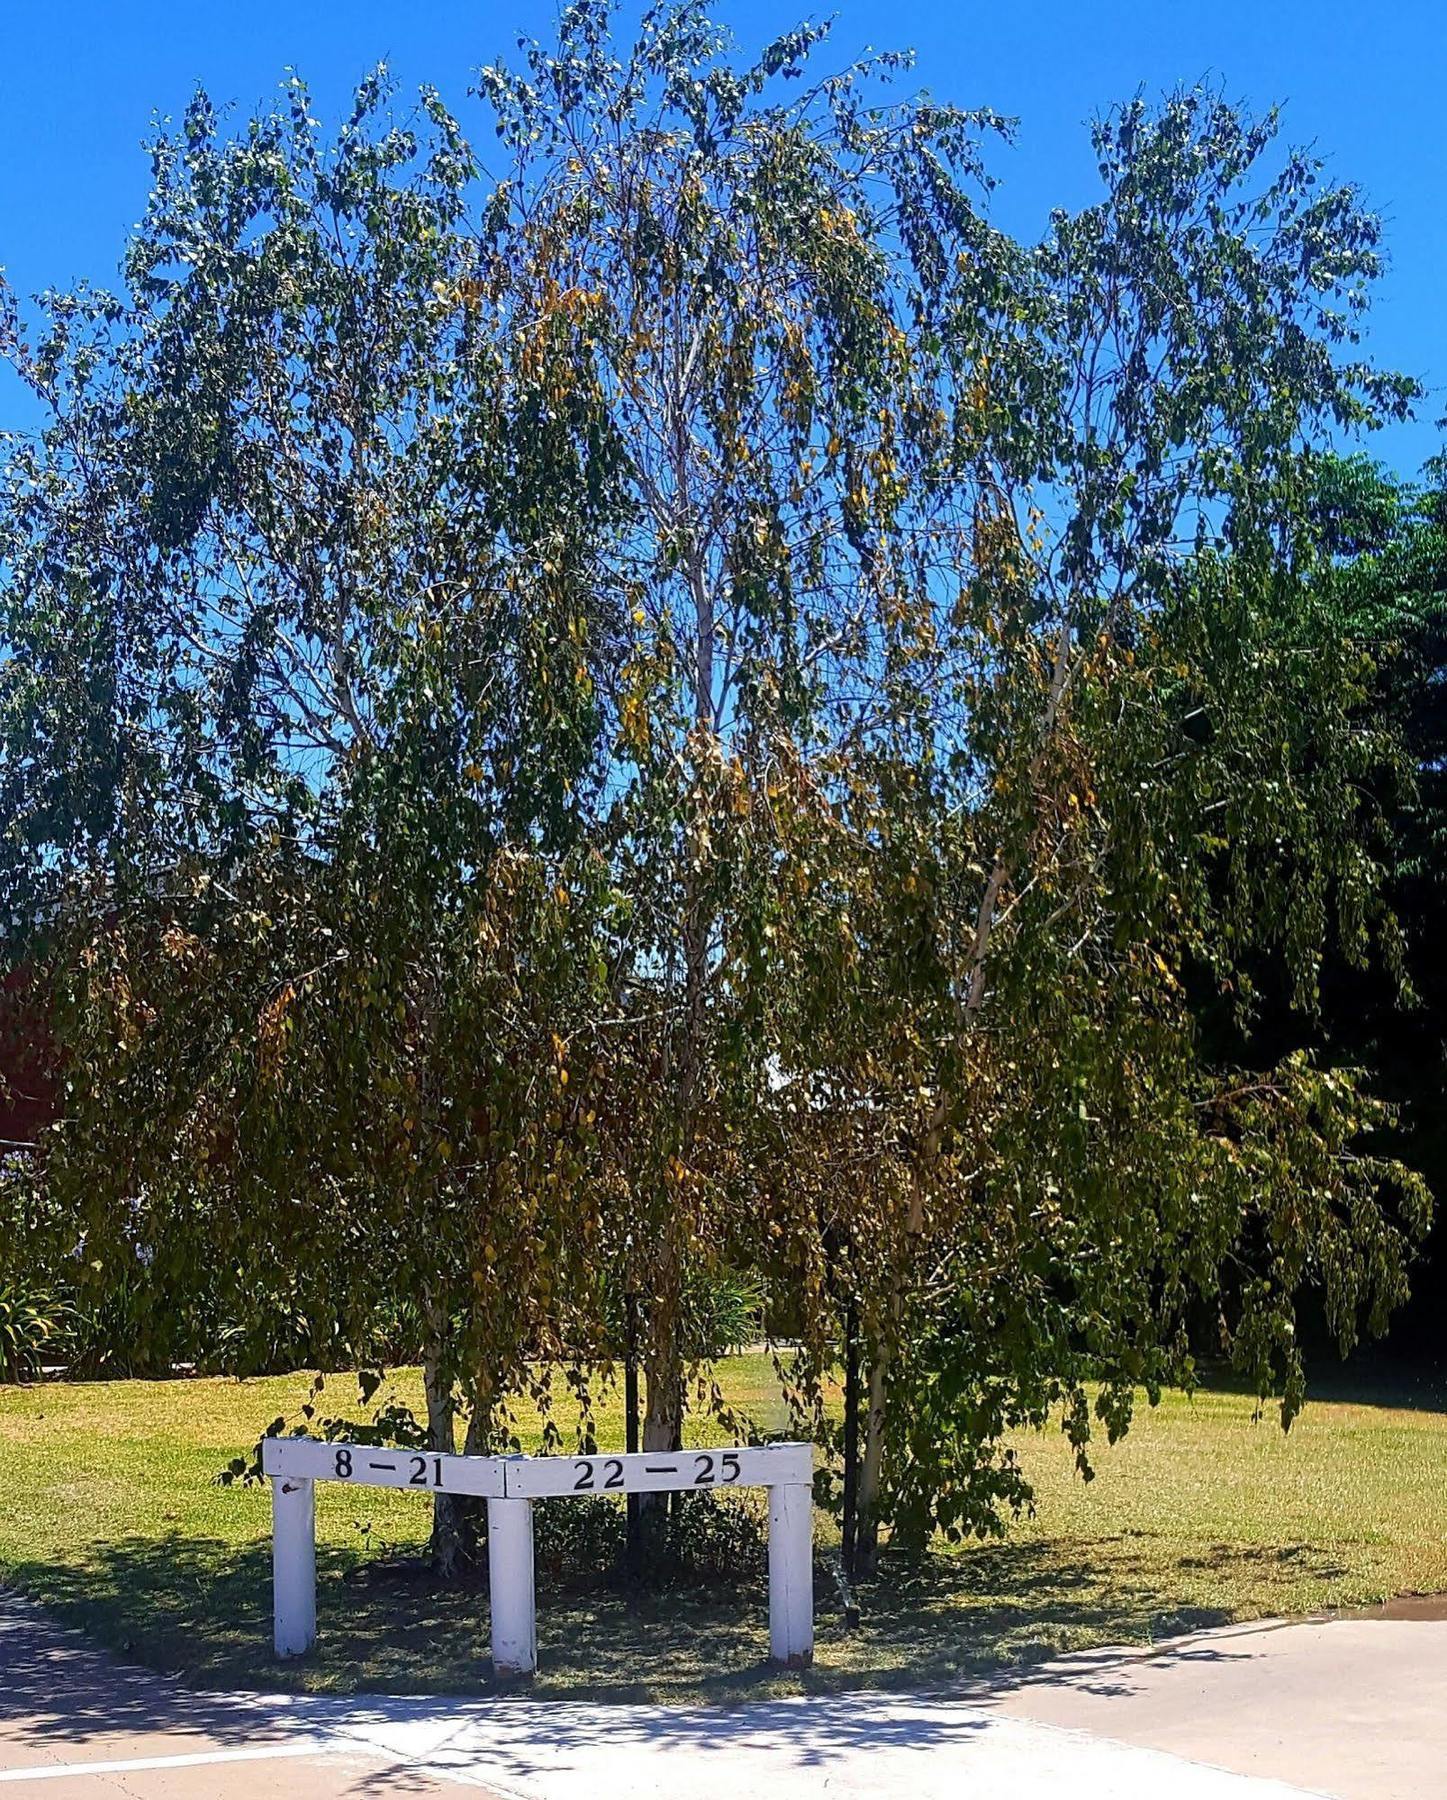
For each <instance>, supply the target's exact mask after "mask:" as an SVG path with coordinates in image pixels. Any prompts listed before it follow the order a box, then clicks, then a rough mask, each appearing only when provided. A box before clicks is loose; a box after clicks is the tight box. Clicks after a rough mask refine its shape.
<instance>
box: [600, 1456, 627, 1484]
mask: <svg viewBox="0 0 1447 1800" xmlns="http://www.w3.org/2000/svg"><path fill="white" fill-rule="evenodd" d="M622 1485H623V1465H622V1463H621V1462H619V1460H618V1458H617V1457H616V1456H610V1457H609V1458H608V1460H607V1462H605V1463H604V1464H603V1486H604V1487H605V1488H620V1487H622Z"/></svg>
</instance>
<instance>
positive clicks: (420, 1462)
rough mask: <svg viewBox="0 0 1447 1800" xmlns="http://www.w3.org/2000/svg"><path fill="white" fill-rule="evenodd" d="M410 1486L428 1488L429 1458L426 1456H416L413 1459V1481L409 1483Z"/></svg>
mask: <svg viewBox="0 0 1447 1800" xmlns="http://www.w3.org/2000/svg"><path fill="white" fill-rule="evenodd" d="M408 1486H409V1487H426V1486H427V1458H426V1457H425V1456H414V1457H413V1458H412V1479H411V1480H410V1482H409V1483H408Z"/></svg>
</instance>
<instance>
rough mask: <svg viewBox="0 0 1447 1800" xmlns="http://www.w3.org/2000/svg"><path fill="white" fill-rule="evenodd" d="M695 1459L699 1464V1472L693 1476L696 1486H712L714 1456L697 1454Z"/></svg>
mask: <svg viewBox="0 0 1447 1800" xmlns="http://www.w3.org/2000/svg"><path fill="white" fill-rule="evenodd" d="M693 1460H694V1461H695V1462H696V1463H697V1464H698V1473H697V1474H696V1475H695V1476H694V1478H693V1485H694V1486H695V1487H711V1486H712V1485H713V1458H712V1457H711V1456H696V1457H695V1458H694V1459H693Z"/></svg>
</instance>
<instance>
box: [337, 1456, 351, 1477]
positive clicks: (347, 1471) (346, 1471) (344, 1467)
mask: <svg viewBox="0 0 1447 1800" xmlns="http://www.w3.org/2000/svg"><path fill="white" fill-rule="evenodd" d="M336 1470H337V1475H338V1477H339V1478H340V1479H341V1480H342V1481H346V1480H347V1479H348V1477H349V1476H350V1475H351V1473H352V1453H351V1451H350V1450H338V1452H337V1461H336Z"/></svg>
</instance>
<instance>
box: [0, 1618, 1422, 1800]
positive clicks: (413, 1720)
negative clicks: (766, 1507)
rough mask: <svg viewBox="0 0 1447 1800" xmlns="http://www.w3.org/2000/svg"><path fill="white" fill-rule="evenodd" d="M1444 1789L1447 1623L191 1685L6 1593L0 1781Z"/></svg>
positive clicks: (152, 1796)
mask: <svg viewBox="0 0 1447 1800" xmlns="http://www.w3.org/2000/svg"><path fill="white" fill-rule="evenodd" d="M12 1790H13V1791H15V1792H16V1793H17V1797H18V1796H20V1795H30V1794H33V1795H35V1796H36V1797H37V1800H39V1797H40V1796H42V1795H43V1796H44V1797H45V1800H101V1797H102V1796H104V1795H107V1794H124V1795H128V1796H136V1797H144V1800H183V1797H185V1800H191V1797H193V1796H202V1795H205V1796H217V1797H219V1800H230V1797H231V1796H233V1795H234V1796H236V1800H241V1797H242V1796H243V1795H244V1796H246V1800H256V1796H258V1795H260V1796H270V1795H278V1796H279V1795H298V1794H300V1795H305V1796H307V1800H341V1797H342V1796H347V1797H355V1800H363V1797H368V1800H370V1797H372V1796H379V1797H380V1796H392V1795H397V1796H403V1795H416V1796H419V1797H426V1796H443V1795H448V1794H459V1793H462V1792H464V1791H466V1792H470V1793H472V1794H474V1795H476V1794H478V1793H479V1792H480V1793H482V1794H485V1795H486V1794H491V1795H493V1796H495V1797H497V1800H514V1797H516V1800H625V1797H626V1800H646V1797H648V1796H660V1797H662V1796H668V1800H724V1797H725V1796H727V1797H728V1800H751V1797H752V1796H769V1795H772V1794H774V1793H778V1794H779V1795H780V1796H782V1795H784V1794H787V1795H788V1797H789V1800H816V1797H817V1800H855V1797H859V1800H863V1796H866V1795H868V1796H870V1797H871V1800H959V1797H960V1796H962V1795H969V1796H970V1797H971V1800H995V1797H996V1796H998V1797H999V1800H1045V1797H1046V1796H1049V1797H1050V1800H1057V1797H1058V1796H1060V1795H1063V1794H1070V1795H1071V1796H1072V1800H1291V1797H1293V1796H1294V1797H1295V1800H1301V1796H1302V1795H1304V1794H1308V1795H1309V1794H1315V1795H1329V1796H1335V1797H1336V1800H1438V1797H1441V1800H1447V1623H1442V1622H1437V1621H1407V1620H1392V1619H1383V1620H1342V1621H1333V1622H1324V1621H1323V1622H1306V1623H1301V1624H1272V1625H1259V1626H1248V1627H1237V1628H1232V1629H1229V1630H1227V1631H1223V1632H1210V1633H1203V1634H1201V1635H1199V1636H1195V1637H1190V1638H1182V1639H1177V1640H1174V1641H1173V1642H1171V1643H1168V1644H1162V1645H1159V1646H1157V1647H1156V1648H1155V1649H1153V1650H1151V1651H1148V1652H1141V1651H1130V1650H1127V1651H1101V1652H1092V1653H1089V1654H1087V1655H1083V1656H1073V1657H1066V1658H1062V1659H1060V1660H1059V1661H1058V1662H1055V1663H1053V1664H1049V1665H1043V1666H1040V1667H1037V1668H1033V1669H1030V1670H1028V1671H1021V1672H1018V1673H1016V1674H1013V1675H1011V1676H1008V1677H1002V1678H1000V1679H998V1680H996V1681H993V1682H991V1683H989V1684H986V1685H981V1686H978V1687H974V1688H971V1689H969V1690H961V1691H957V1692H954V1693H950V1694H948V1695H943V1694H942V1695H928V1696H899V1695H886V1694H871V1693H850V1694H843V1695H829V1696H813V1697H807V1698H801V1699H796V1700H783V1701H772V1702H760V1703H757V1704H748V1705H743V1706H738V1707H733V1708H723V1707H662V1706H594V1705H582V1704H577V1703H571V1702H568V1703H545V1702H537V1701H530V1700H527V1699H483V1700H477V1701H467V1700H461V1701H439V1700H433V1699H412V1698H407V1699H402V1698H387V1697H376V1698H365V1699H350V1700H341V1699H310V1698H304V1697H302V1698H288V1697H277V1696H248V1695H224V1694H210V1693H198V1692H195V1691H192V1690H190V1689H187V1688H184V1687H182V1686H180V1685H179V1684H177V1683H174V1682H172V1681H170V1680H168V1679H166V1678H165V1677H162V1676H157V1675H152V1674H149V1673H146V1672H145V1671H141V1670H137V1669H132V1668H127V1667H124V1666H122V1665H119V1664H117V1663H115V1662H113V1661H112V1660H111V1659H109V1658H108V1657H106V1656H104V1655H103V1654H101V1653H100V1652H98V1651H96V1650H94V1649H92V1648H91V1647H90V1646H89V1645H88V1644H87V1643H86V1642H85V1641H84V1640H83V1639H81V1638H79V1637H77V1636H74V1635H73V1634H70V1633H67V1632H64V1631H62V1630H60V1629H58V1628H57V1627H55V1626H53V1625H51V1624H49V1623H48V1622H47V1621H45V1620H44V1619H42V1618H41V1617H39V1615H37V1614H36V1613H35V1612H34V1611H33V1610H32V1609H30V1608H28V1607H26V1606H24V1605H23V1604H21V1603H19V1602H15V1601H0V1800H3V1796H4V1794H6V1793H8V1792H10V1791H12Z"/></svg>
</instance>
